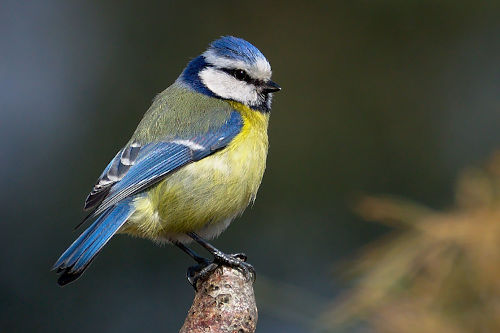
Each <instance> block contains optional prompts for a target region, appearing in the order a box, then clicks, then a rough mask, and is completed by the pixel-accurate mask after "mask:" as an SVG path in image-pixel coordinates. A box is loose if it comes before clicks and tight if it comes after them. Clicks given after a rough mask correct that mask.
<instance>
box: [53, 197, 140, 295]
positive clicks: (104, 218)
mask: <svg viewBox="0 0 500 333" xmlns="http://www.w3.org/2000/svg"><path fill="white" fill-rule="evenodd" d="M130 203H131V201H130V200H125V201H122V202H120V203H119V204H117V205H116V206H114V207H112V208H110V209H108V210H107V211H106V212H104V213H103V214H102V215H101V216H99V217H98V218H97V220H95V222H94V223H92V225H91V226H90V227H88V228H87V230H85V231H84V232H83V233H82V234H81V235H80V237H78V239H77V240H75V241H74V242H73V244H71V246H70V247H69V248H68V249H67V250H66V251H64V253H63V254H62V255H61V257H60V258H59V259H58V260H57V262H56V263H55V264H54V266H53V269H55V270H57V272H58V273H61V272H62V274H61V276H60V277H59V279H58V281H57V282H58V283H59V284H60V285H61V286H62V285H65V284H67V283H70V282H72V281H74V280H76V279H77V278H78V277H79V276H80V275H81V274H82V273H83V272H84V271H85V269H86V268H87V267H88V266H89V265H90V263H91V262H92V260H93V259H94V258H95V257H96V256H97V254H99V252H100V251H101V249H102V248H103V247H104V245H106V243H107V242H108V241H109V240H110V239H111V237H113V235H114V234H115V233H116V232H117V231H118V229H120V227H121V226H122V225H123V223H125V221H126V220H127V219H128V218H129V217H130V215H132V213H133V212H134V209H133V207H132V205H131V204H130Z"/></svg>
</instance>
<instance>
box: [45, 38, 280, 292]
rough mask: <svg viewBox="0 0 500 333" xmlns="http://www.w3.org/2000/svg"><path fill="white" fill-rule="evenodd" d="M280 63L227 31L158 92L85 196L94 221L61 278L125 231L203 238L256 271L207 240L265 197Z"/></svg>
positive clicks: (67, 255) (220, 257)
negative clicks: (274, 77)
mask: <svg viewBox="0 0 500 333" xmlns="http://www.w3.org/2000/svg"><path fill="white" fill-rule="evenodd" d="M280 89H281V88H280V87H279V85H278V84H276V83H274V82H273V81H271V66H270V65H269V62H268V61H267V59H266V58H265V57H264V55H263V54H262V53H261V52H260V51H259V50H258V49H257V48H256V47H255V46H253V45H252V44H250V43H249V42H247V41H245V40H243V39H240V38H236V37H231V36H228V37H222V38H220V39H217V40H215V41H214V42H212V44H210V46H209V47H208V49H207V50H206V51H205V52H203V53H202V54H201V55H200V56H198V57H196V58H194V59H193V60H192V61H190V62H189V63H188V65H187V66H186V68H185V69H184V70H183V72H182V73H181V75H180V76H179V77H178V78H177V80H176V81H175V82H174V83H173V84H172V85H171V86H170V87H168V88H167V89H165V90H164V91H163V92H161V93H160V94H158V95H157V96H156V98H155V99H154V101H153V103H152V105H151V107H150V108H149V109H148V110H147V111H146V113H145V114H144V117H143V119H142V120H141V122H140V123H139V125H138V126H137V129H136V130H135V132H134V134H133V135H132V138H131V139H130V141H129V142H128V143H127V144H126V145H125V147H123V148H122V149H121V150H120V151H119V152H118V153H117V154H116V156H115V157H114V158H113V159H112V160H111V162H110V163H109V164H108V166H107V167H106V168H105V169H104V171H103V172H102V174H101V175H100V177H99V178H98V180H97V182H96V184H95V185H94V188H93V189H92V191H91V192H90V194H89V195H88V196H87V199H86V200H85V205H84V209H85V210H87V211H88V212H89V213H88V216H87V217H86V218H85V219H84V221H83V222H82V223H84V222H87V221H93V223H92V224H91V225H90V226H89V227H88V228H87V229H86V230H85V231H84V232H83V233H82V234H81V235H80V236H79V237H78V238H77V239H76V240H75V241H74V242H73V244H71V246H70V247H69V248H68V249H67V250H66V251H65V252H64V253H63V254H62V255H61V257H60V258H59V259H58V260H57V262H56V263H55V264H54V267H53V268H54V269H55V270H57V272H58V273H61V274H60V276H59V279H58V283H59V284H60V285H65V284H67V283H69V282H72V281H74V280H75V279H77V278H78V277H79V276H80V275H81V274H82V273H83V272H84V271H85V269H86V268H87V267H88V266H89V264H90V263H91V262H92V260H93V259H94V258H95V257H96V255H97V254H98V253H99V252H100V251H101V250H102V248H103V247H104V245H106V243H107V242H108V241H109V240H110V239H111V237H113V236H114V235H115V234H129V235H133V236H138V237H143V238H148V239H151V240H153V241H155V242H157V243H164V242H167V243H173V244H175V245H177V246H178V247H179V248H181V249H182V250H183V251H184V252H186V253H188V254H189V255H191V256H192V257H193V258H194V259H195V260H196V261H197V262H198V263H199V264H203V263H206V262H207V260H206V259H203V258H202V257H200V256H198V255H197V254H196V253H195V252H194V251H192V250H191V249H190V248H188V247H187V246H186V244H188V243H189V242H191V241H193V240H194V241H196V242H197V243H200V244H201V245H202V246H203V247H205V248H206V249H207V250H208V251H210V252H211V253H212V254H213V256H214V261H213V262H214V263H216V264H229V265H231V266H236V267H240V268H243V269H244V270H247V269H248V268H249V267H251V266H250V265H249V264H247V263H246V262H245V257H244V256H241V255H228V254H225V253H223V252H221V251H219V250H217V249H216V248H214V247H213V246H212V245H210V244H209V243H208V242H207V241H206V240H205V239H212V238H214V237H216V236H218V235H219V234H220V233H221V232H222V231H223V230H225V229H226V228H227V227H228V225H229V224H230V223H231V221H232V220H233V219H234V218H235V217H237V216H239V215H240V214H242V212H243V211H244V210H245V208H246V207H247V206H248V205H249V203H250V202H253V201H254V200H255V196H256V194H257V190H258V188H259V186H260V183H261V180H262V176H263V174H264V169H265V166H266V157H267V151H268V137H267V128H268V122H269V114H270V110H271V100H272V95H273V93H274V92H277V91H279V90H280Z"/></svg>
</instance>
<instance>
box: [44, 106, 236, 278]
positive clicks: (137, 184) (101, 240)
mask: <svg viewBox="0 0 500 333" xmlns="http://www.w3.org/2000/svg"><path fill="white" fill-rule="evenodd" d="M242 127H243V120H242V118H241V115H240V114H239V113H237V112H236V111H233V112H232V113H231V117H230V118H229V119H228V120H227V121H226V122H225V123H224V124H223V125H222V126H221V127H220V128H219V129H217V130H215V131H211V132H209V133H204V134H201V135H196V136H192V137H187V138H186V137H182V138H181V137H179V138H174V139H171V140H168V141H161V142H155V143H148V144H144V145H141V144H139V143H137V142H132V143H131V144H129V145H128V146H126V147H125V148H123V149H122V150H120V151H119V152H118V154H117V155H116V156H115V158H114V159H113V160H111V162H110V163H109V164H108V166H107V167H106V168H105V169H104V171H103V173H102V174H101V176H100V177H99V179H98V181H97V183H96V185H95V186H94V188H93V190H92V191H91V192H90V194H89V195H88V197H87V199H86V201H85V209H88V210H92V211H91V213H90V214H89V215H88V216H87V217H86V218H85V219H84V221H83V222H85V221H87V220H89V219H93V218H97V219H96V220H95V221H94V223H93V224H92V225H90V226H89V227H88V228H87V230H85V231H84V232H83V233H82V234H81V235H80V237H78V239H77V240H76V241H75V242H74V243H73V244H72V245H71V246H70V247H69V248H68V249H67V250H66V251H65V252H64V253H63V254H62V255H61V257H60V258H59V259H58V260H57V262H56V263H55V264H54V267H53V269H57V271H58V272H63V273H62V275H61V276H60V277H59V280H58V282H59V284H60V285H64V284H67V283H69V282H71V281H74V280H75V279H77V278H78V277H79V276H80V275H81V274H82V273H83V272H84V270H85V269H86V268H87V266H88V265H89V264H90V263H91V262H92V260H93V259H94V257H95V256H96V255H97V254H98V253H99V252H100V251H101V249H102V247H103V246H104V245H106V243H107V242H108V241H109V240H110V239H111V237H112V236H113V235H114V234H115V233H116V232H117V231H118V229H120V227H121V226H122V225H123V224H124V223H125V222H126V221H127V219H128V218H129V217H130V216H131V215H132V214H133V212H134V209H133V206H132V204H131V202H132V197H131V196H133V195H135V194H137V193H139V192H141V191H144V190H146V189H147V188H148V187H150V186H152V185H154V184H156V183H158V182H159V181H161V180H162V179H164V178H165V177H166V176H167V175H168V174H169V173H171V172H174V171H175V170H177V169H178V168H180V167H182V166H184V165H186V164H188V163H191V162H195V161H198V160H200V159H202V158H204V157H206V156H209V155H210V154H213V153H214V152H216V151H217V150H219V149H222V148H224V147H225V146H227V145H228V144H229V143H230V142H231V140H232V139H233V138H234V137H235V136H236V135H237V134H238V133H239V132H240V131H241V128H242ZM83 222H82V223H83Z"/></svg>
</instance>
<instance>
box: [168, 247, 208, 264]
mask: <svg viewBox="0 0 500 333" xmlns="http://www.w3.org/2000/svg"><path fill="white" fill-rule="evenodd" d="M174 244H175V245H176V246H177V247H178V248H179V249H181V250H182V251H184V252H185V253H187V255H188V256H190V257H191V258H193V259H194V261H196V262H197V263H198V264H208V263H210V260H208V259H207V258H203V257H202V256H200V255H198V253H196V252H194V251H193V250H191V249H190V248H189V247H187V246H186V245H184V244H182V243H180V242H174Z"/></svg>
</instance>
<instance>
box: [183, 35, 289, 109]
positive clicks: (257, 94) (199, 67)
mask: <svg viewBox="0 0 500 333" xmlns="http://www.w3.org/2000/svg"><path fill="white" fill-rule="evenodd" d="M271 74H272V72H271V65H269V62H268V61H267V59H266V57H264V55H263V54H262V53H261V52H260V51H259V50H258V49H257V48H256V47H255V46H253V45H252V44H250V43H249V42H247V41H246V40H244V39H241V38H236V37H232V36H227V37H221V38H219V39H217V40H215V41H214V42H212V44H210V46H209V48H208V49H207V50H206V51H205V52H203V53H202V54H201V55H200V56H198V57H197V58H195V59H193V60H192V61H191V62H190V63H189V64H188V65H187V67H186V68H185V69H184V71H183V72H182V74H181V76H180V77H179V79H178V81H180V82H181V83H183V84H185V85H187V86H188V87H190V88H191V89H194V90H196V91H198V92H200V93H203V94H206V95H209V96H212V97H217V98H221V99H227V100H232V101H236V102H240V103H243V104H245V105H248V106H249V107H252V108H254V109H258V110H260V111H263V112H268V111H269V110H270V109H271V100H272V93H273V92H276V91H279V90H281V88H280V86H279V85H277V84H276V83H274V82H273V81H271Z"/></svg>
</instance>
